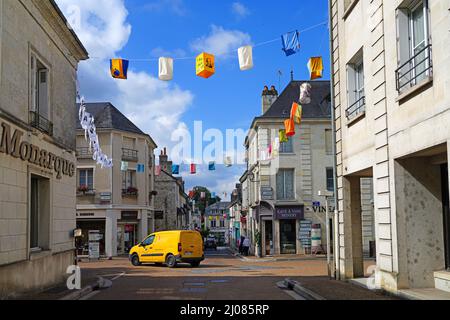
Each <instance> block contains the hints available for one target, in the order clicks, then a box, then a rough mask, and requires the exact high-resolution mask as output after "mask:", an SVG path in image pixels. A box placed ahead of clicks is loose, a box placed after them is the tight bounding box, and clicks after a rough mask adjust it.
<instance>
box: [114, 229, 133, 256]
mask: <svg viewBox="0 0 450 320" xmlns="http://www.w3.org/2000/svg"><path fill="white" fill-rule="evenodd" d="M136 244H137V224H119V225H117V254H118V255H125V254H128V253H129V252H130V249H131V248H132V247H133V246H134V245H136Z"/></svg>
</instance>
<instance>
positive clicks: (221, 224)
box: [220, 219, 225, 228]
mask: <svg viewBox="0 0 450 320" xmlns="http://www.w3.org/2000/svg"><path fill="white" fill-rule="evenodd" d="M220 227H221V228H225V220H222V219H221V220H220Z"/></svg>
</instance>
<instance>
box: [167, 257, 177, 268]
mask: <svg viewBox="0 0 450 320" xmlns="http://www.w3.org/2000/svg"><path fill="white" fill-rule="evenodd" d="M166 265H167V266H168V267H169V268H175V267H176V266H177V259H176V258H175V256H174V255H173V254H169V255H167V258H166Z"/></svg>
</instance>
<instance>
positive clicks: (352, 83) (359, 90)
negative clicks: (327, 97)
mask: <svg viewBox="0 0 450 320" xmlns="http://www.w3.org/2000/svg"><path fill="white" fill-rule="evenodd" d="M347 99H348V107H347V110H346V116H347V119H348V120H352V119H354V118H356V117H358V116H359V115H360V114H363V113H365V111H366V101H365V92H364V56H363V50H362V49H361V50H360V51H359V52H358V53H357V54H356V55H355V56H354V57H353V58H352V59H351V60H350V61H349V63H348V64H347Z"/></svg>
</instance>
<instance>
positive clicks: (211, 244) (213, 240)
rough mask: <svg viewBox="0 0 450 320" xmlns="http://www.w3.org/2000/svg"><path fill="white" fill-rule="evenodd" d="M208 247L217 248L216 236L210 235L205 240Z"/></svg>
mask: <svg viewBox="0 0 450 320" xmlns="http://www.w3.org/2000/svg"><path fill="white" fill-rule="evenodd" d="M206 249H214V250H217V240H216V238H212V237H209V238H207V239H206V241H205V250H206Z"/></svg>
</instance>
